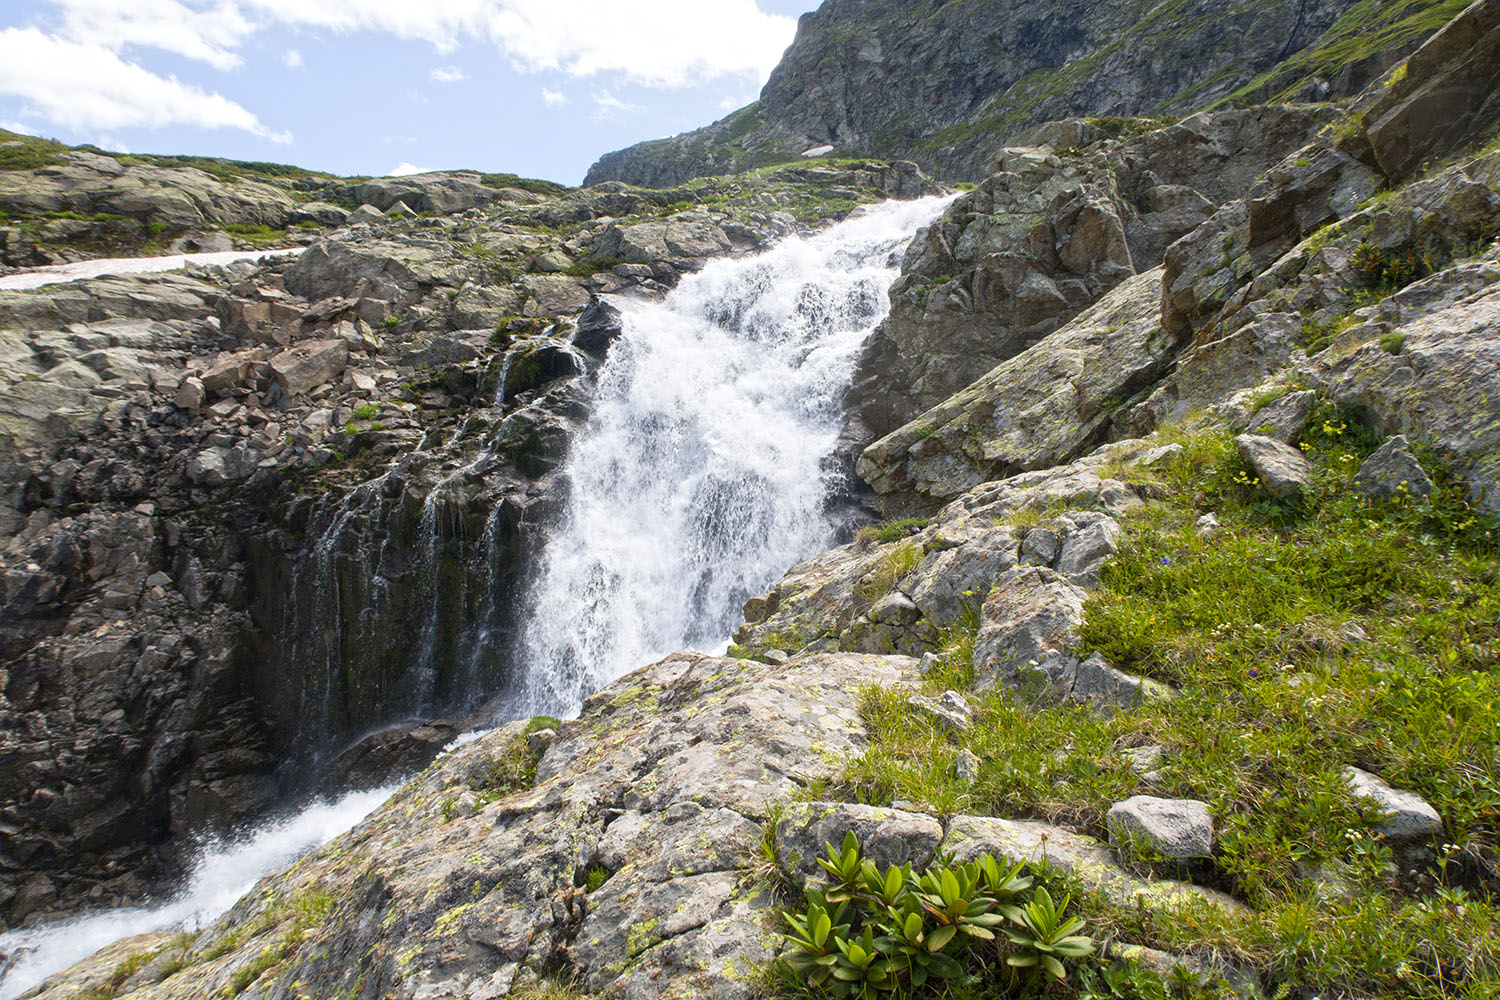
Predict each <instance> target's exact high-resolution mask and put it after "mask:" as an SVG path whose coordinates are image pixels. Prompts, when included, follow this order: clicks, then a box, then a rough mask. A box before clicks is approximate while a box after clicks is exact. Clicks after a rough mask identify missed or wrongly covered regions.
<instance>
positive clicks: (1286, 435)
mask: <svg viewBox="0 0 1500 1000" xmlns="http://www.w3.org/2000/svg"><path fill="white" fill-rule="evenodd" d="M1317 405H1318V394H1317V392H1316V391H1314V390H1312V389H1304V390H1303V391H1301V392H1293V393H1288V394H1287V395H1285V396H1282V397H1281V398H1280V399H1277V400H1273V401H1272V402H1270V403H1267V404H1266V405H1265V406H1264V407H1262V408H1261V409H1260V410H1257V411H1256V413H1255V415H1254V416H1252V417H1251V418H1250V425H1249V426H1250V428H1251V429H1253V430H1254V431H1255V433H1257V434H1260V435H1262V436H1263V437H1269V438H1275V439H1276V440H1277V441H1281V442H1284V443H1286V444H1293V445H1294V444H1296V443H1297V442H1298V441H1299V440H1300V439H1301V437H1302V432H1303V431H1304V430H1306V429H1307V421H1308V419H1309V418H1311V417H1312V411H1313V407H1315V406H1317Z"/></svg>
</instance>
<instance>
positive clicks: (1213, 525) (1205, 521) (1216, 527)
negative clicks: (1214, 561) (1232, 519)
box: [1198, 511, 1224, 541]
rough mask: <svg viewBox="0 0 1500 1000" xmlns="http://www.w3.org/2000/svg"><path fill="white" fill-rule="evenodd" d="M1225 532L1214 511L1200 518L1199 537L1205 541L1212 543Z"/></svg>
mask: <svg viewBox="0 0 1500 1000" xmlns="http://www.w3.org/2000/svg"><path fill="white" fill-rule="evenodd" d="M1223 530H1224V526H1223V525H1222V524H1220V523H1219V519H1218V517H1217V516H1215V515H1214V513H1213V511H1209V512H1208V513H1207V514H1204V515H1203V516H1202V517H1200V518H1198V535H1199V537H1201V538H1202V539H1203V540H1204V541H1212V540H1213V539H1214V538H1216V537H1218V535H1219V533H1220V532H1222V531H1223Z"/></svg>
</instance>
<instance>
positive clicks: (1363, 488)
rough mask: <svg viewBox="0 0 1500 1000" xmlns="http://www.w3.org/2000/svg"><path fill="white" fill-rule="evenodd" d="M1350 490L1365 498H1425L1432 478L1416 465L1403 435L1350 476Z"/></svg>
mask: <svg viewBox="0 0 1500 1000" xmlns="http://www.w3.org/2000/svg"><path fill="white" fill-rule="evenodd" d="M1354 487H1355V489H1357V490H1359V491H1360V492H1361V493H1363V494H1364V495H1365V496H1367V497H1371V498H1372V499H1379V500H1388V499H1390V498H1391V497H1398V496H1409V497H1425V496H1430V495H1431V494H1432V489H1433V486H1432V478H1431V477H1430V476H1428V475H1427V470H1425V469H1423V468H1422V463H1421V462H1419V461H1417V456H1416V455H1415V454H1413V452H1412V450H1411V445H1410V443H1409V442H1408V441H1407V440H1406V435H1405V434H1397V435H1396V436H1395V437H1393V438H1391V439H1390V440H1389V441H1387V442H1386V443H1385V444H1383V445H1381V446H1380V447H1379V448H1377V449H1376V450H1375V452H1374V453H1373V454H1371V455H1370V457H1369V458H1367V459H1365V461H1364V464H1363V465H1361V466H1360V467H1359V472H1357V473H1355V476H1354Z"/></svg>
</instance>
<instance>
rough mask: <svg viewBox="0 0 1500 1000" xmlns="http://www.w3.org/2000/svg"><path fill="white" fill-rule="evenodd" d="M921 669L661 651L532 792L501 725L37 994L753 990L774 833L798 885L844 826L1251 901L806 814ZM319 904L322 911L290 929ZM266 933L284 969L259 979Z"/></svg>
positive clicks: (1181, 892)
mask: <svg viewBox="0 0 1500 1000" xmlns="http://www.w3.org/2000/svg"><path fill="white" fill-rule="evenodd" d="M916 667H917V663H916V661H915V660H912V659H908V658H904V657H896V656H870V655H861V654H852V653H829V654H817V655H806V656H799V657H796V658H793V659H792V660H791V661H790V662H788V663H785V664H782V665H772V664H766V663H758V662H755V661H752V660H735V659H722V658H717V657H711V656H704V655H702V654H698V653H684V654H677V655H674V656H670V657H668V658H666V659H664V660H662V661H661V662H659V663H655V664H652V665H651V666H648V667H644V668H642V669H640V670H638V671H636V672H635V673H633V674H631V675H629V676H627V677H625V678H623V679H621V680H620V681H618V682H616V683H615V684H613V685H611V686H610V687H609V688H606V689H605V690H604V691H602V692H600V693H599V694H598V695H596V696H594V697H593V698H591V699H589V701H588V702H587V703H586V705H585V706H584V709H583V713H582V715H581V716H580V717H579V718H578V719H577V720H576V721H573V722H568V723H565V724H564V726H563V729H562V731H561V732H559V734H558V736H557V739H556V740H555V741H554V742H553V743H552V744H551V745H550V746H549V747H548V748H547V749H546V751H545V753H544V754H542V755H541V758H540V761H539V762H538V764H537V766H536V786H535V787H534V788H532V789H529V790H526V791H522V792H518V793H515V794H509V795H505V796H503V797H500V798H499V799H498V800H494V801H486V799H485V797H484V795H485V789H486V785H485V782H486V780H487V775H489V774H490V773H491V769H492V768H493V767H494V766H495V763H496V762H497V761H499V760H502V759H503V758H504V757H505V755H507V754H510V753H513V752H516V751H515V749H514V748H515V741H516V740H517V739H521V740H524V736H521V735H520V734H521V732H522V730H523V729H524V725H525V724H524V723H518V724H516V725H513V726H510V727H506V728H503V729H500V730H496V731H494V732H492V733H490V734H488V735H486V736H484V737H482V738H481V739H479V740H478V741H475V742H472V743H470V744H468V745H467V746H464V747H461V748H459V749H457V750H455V751H454V752H453V753H451V754H448V755H447V756H445V757H444V758H442V759H441V760H440V761H439V762H438V763H437V764H436V765H434V766H433V767H431V768H429V769H428V770H427V771H426V772H424V773H423V775H422V776H421V777H420V778H418V779H416V780H415V781H413V782H411V783H410V784H408V785H407V786H406V787H405V788H404V789H402V790H401V791H400V792H399V793H397V795H396V796H395V797H394V798H393V799H392V800H391V801H390V802H388V803H387V804H386V805H385V806H383V807H382V808H381V809H380V810H379V811H378V812H377V813H376V814H375V815H374V816H373V817H372V818H371V819H370V820H369V821H367V822H366V823H364V824H362V825H361V826H360V827H358V828H356V830H354V831H353V832H352V833H350V834H348V835H346V836H344V837H342V838H340V839H339V840H338V841H335V842H334V843H333V844H332V845H330V846H329V847H328V848H326V849H324V850H323V851H320V852H317V853H315V854H313V855H312V856H310V857H308V858H306V859H304V860H303V861H301V862H299V863H298V864H297V865H296V866H295V868H293V869H291V870H289V871H288V872H285V873H283V874H281V875H278V876H276V877H274V878H273V879H270V880H268V881H267V882H265V883H263V884H262V885H261V886H260V887H259V888H258V889H257V891H256V892H255V893H254V894H253V895H252V896H250V897H247V898H246V899H245V900H244V901H243V902H241V903H240V904H239V905H238V906H237V907H236V908H235V909H234V910H233V911H231V912H230V914H229V915H228V916H227V917H226V918H225V919H224V920H223V921H222V922H221V923H219V924H218V925H216V926H215V927H214V928H213V929H212V930H210V931H208V932H207V933H205V934H203V935H201V936H200V937H199V938H198V939H197V940H196V941H194V942H193V943H192V944H191V945H189V946H188V947H187V948H186V949H181V953H180V954H176V955H173V954H170V947H163V946H168V945H169V937H168V936H166V935H158V936H153V937H148V938H144V939H140V938H138V939H134V940H130V941H127V942H121V943H120V944H119V945H117V946H116V947H115V948H113V949H112V950H111V951H110V952H109V953H108V954H107V955H105V956H102V957H101V959H99V960H96V961H95V962H93V963H90V965H89V966H87V967H79V968H75V969H74V970H70V972H69V973H68V974H67V975H66V976H65V977H58V978H56V979H54V980H53V981H52V982H50V983H49V984H45V985H44V986H43V987H42V988H41V990H40V991H39V992H38V993H37V994H36V996H37V997H39V998H47V1000H51V998H53V997H61V996H63V995H66V993H67V991H69V990H75V989H80V988H89V986H90V984H91V983H93V982H94V981H95V980H96V979H102V977H103V976H104V975H107V973H108V971H109V970H110V969H112V968H113V967H114V966H115V965H117V964H118V963H119V962H121V961H122V960H124V959H125V958H126V957H127V956H128V955H129V954H132V953H134V954H143V955H150V956H152V958H151V960H149V961H147V962H145V963H139V964H138V967H137V969H136V971H135V972H134V973H132V977H131V979H130V980H129V982H127V983H126V984H125V986H124V988H125V989H126V990H128V991H130V993H131V995H132V996H136V997H138V998H141V1000H148V998H166V997H190V996H204V995H212V994H215V993H217V992H219V991H220V990H222V989H224V988H225V986H226V984H229V983H231V982H234V983H237V984H238V990H240V991H243V992H242V993H241V995H243V996H247V997H262V996H267V997H269V996H279V995H282V993H283V992H284V991H285V990H287V989H288V988H291V984H293V983H295V984H297V985H296V987H295V989H296V990H298V991H300V992H304V993H307V994H309V995H313V996H333V995H338V994H340V993H342V992H345V991H347V990H348V989H350V988H352V987H354V986H355V985H356V984H358V985H359V988H362V989H367V990H375V991H378V992H380V994H381V995H389V996H393V997H400V998H416V997H431V998H439V997H481V996H492V997H502V996H505V995H507V993H509V992H510V991H511V990H513V989H515V988H517V987H518V986H520V985H522V984H525V983H528V982H535V980H536V975H537V970H539V969H547V968H565V969H567V970H569V972H570V974H571V976H572V977H573V978H574V979H575V980H576V982H577V983H578V985H579V986H580V987H581V988H582V989H585V990H587V991H588V993H589V994H590V995H592V996H600V997H623V998H647V997H701V996H713V997H723V998H739V997H745V998H748V997H752V996H756V995H758V993H757V992H756V991H757V989H758V988H759V987H758V983H759V982H760V979H759V975H758V968H757V967H758V965H759V964H760V963H762V962H764V961H766V960H767V959H769V958H770V957H771V956H772V955H774V954H775V951H776V948H777V938H776V934H777V933H778V929H777V927H776V921H775V914H774V907H775V906H776V905H777V902H778V900H777V897H776V896H775V895H774V894H773V892H772V890H771V889H770V887H769V886H767V885H765V884H763V883H759V882H757V881H756V880H755V878H754V877H753V876H752V874H751V873H750V871H749V867H748V866H749V864H750V858H751V856H752V855H753V852H754V851H755V845H756V844H757V842H758V841H759V840H760V838H761V837H762V835H763V831H764V830H765V829H766V828H767V827H768V826H770V825H772V824H773V821H774V835H775V836H776V838H777V839H778V841H779V842H780V843H781V844H782V849H783V850H784V852H785V854H784V858H785V861H786V864H787V866H788V869H789V870H788V871H786V872H785V876H786V877H788V878H793V879H796V880H797V881H799V882H801V881H805V880H807V879H808V878H809V877H810V876H811V875H813V874H814V873H816V872H817V871H818V869H817V867H816V865H815V863H814V861H815V858H816V856H817V855H818V854H820V853H821V852H822V850H823V844H824V842H825V841H826V840H827V839H829V838H830V837H832V838H834V839H839V838H841V837H842V835H843V833H844V832H845V831H848V830H851V829H852V830H855V831H857V832H858V833H859V834H860V835H861V837H862V840H863V842H864V844H865V845H866V847H867V848H868V849H869V851H870V856H871V857H872V859H873V860H875V861H876V862H877V863H878V864H880V865H882V866H883V865H887V864H900V863H902V862H905V861H911V862H913V863H916V864H918V865H922V864H926V863H927V862H929V861H930V860H931V858H932V856H933V855H934V853H935V852H937V851H939V850H941V851H947V852H952V853H955V854H956V855H957V856H959V857H961V858H968V857H973V856H975V855H977V854H979V853H982V852H986V851H987V852H993V853H999V854H1002V855H1005V856H1011V857H1018V858H1032V859H1035V860H1038V861H1042V860H1046V861H1049V862H1051V863H1053V864H1055V865H1057V866H1059V867H1060V868H1062V869H1065V870H1071V871H1072V872H1073V873H1074V874H1075V875H1076V877H1078V878H1079V879H1080V880H1081V881H1082V883H1083V884H1084V885H1087V886H1089V887H1090V888H1091V889H1093V890H1096V891H1099V892H1103V893H1105V894H1107V895H1109V896H1110V897H1112V898H1115V899H1119V900H1121V901H1122V902H1129V903H1130V904H1131V905H1137V901H1138V905H1140V906H1142V907H1145V908H1147V909H1148V910H1154V909H1163V910H1170V908H1171V907H1173V906H1177V905H1182V904H1184V903H1186V902H1189V901H1190V902H1191V903H1192V904H1193V905H1198V906H1210V907H1221V908H1224V909H1226V910H1228V911H1231V912H1232V911H1234V910H1235V909H1236V906H1237V904H1235V903H1233V902H1232V901H1231V900H1228V899H1227V898H1226V897H1224V896H1222V895H1219V894H1217V893H1214V892H1211V891H1208V890H1204V889H1201V888H1199V887H1196V886H1191V885H1186V884H1182V883H1177V882H1172V881H1169V880H1165V881H1155V880H1151V881H1148V880H1143V879H1140V878H1138V877H1135V876H1133V875H1130V874H1128V873H1127V872H1125V871H1124V870H1122V869H1121V868H1120V867H1119V865H1118V864H1117V863H1116V862H1115V861H1114V860H1113V858H1112V857H1111V856H1110V854H1109V852H1108V850H1107V849H1106V848H1105V847H1104V846H1103V845H1102V844H1100V843H1099V842H1098V841H1096V840H1094V839H1093V838H1091V837H1089V836H1087V835H1084V834H1080V833H1078V832H1075V831H1071V830H1068V829H1066V828H1063V827H1059V826H1056V825H1053V824H1047V823H1042V822H1038V821H1018V822H1013V821H1007V820H1002V819H996V818H992V817H978V816H974V817H971V816H962V815H960V816H954V817H952V818H951V819H950V820H949V821H948V823H947V825H946V829H945V827H944V825H943V824H940V823H939V822H938V821H937V819H936V818H934V817H931V816H927V815H922V814H917V813H911V812H905V811H902V810H899V809H886V808H872V807H869V806H859V805H849V804H843V803H835V802H817V801H814V802H809V803H805V804H801V805H794V804H791V803H790V802H789V799H790V798H791V797H792V796H793V795H795V794H796V793H797V792H798V790H799V789H803V788H809V787H818V786H819V785H820V784H821V783H822V782H825V781H826V780H827V779H829V778H830V777H833V776H834V775H835V774H836V769H837V767H838V766H839V765H840V763H841V762H842V760H843V759H844V758H846V757H847V756H848V755H850V754H852V753H854V752H857V750H858V749H859V747H860V746H861V745H862V743H863V740H864V737H863V728H862V725H861V722H860V717H859V696H858V692H859V690H860V688H861V687H862V686H863V685H866V684H870V683H880V684H885V685H895V686H901V685H905V684H909V683H911V682H912V681H913V679H914V678H915V676H916ZM591 872H592V873H594V877H593V879H592V880H591V879H590V877H589V873H591ZM313 899H318V900H320V901H321V906H322V913H323V916H322V918H321V919H319V920H318V921H317V922H316V923H315V924H309V923H308V922H307V921H306V920H303V921H302V922H301V923H300V924H299V922H298V913H299V910H304V911H305V909H306V908H307V906H308V905H309V901H310V900H313ZM268 942H278V943H279V945H278V946H279V947H281V948H282V950H281V952H280V958H279V959H278V960H277V961H276V962H275V963H274V964H272V965H267V964H265V963H263V962H262V963H260V964H258V965H256V964H255V963H256V962H257V956H258V955H259V954H260V953H261V952H262V950H263V949H264V948H265V947H266V946H267V943H268ZM158 949H160V950H158ZM169 960H170V961H172V962H173V963H174V967H173V968H172V969H171V970H167V969H166V964H165V963H166V962H167V961H169ZM164 973H165V974H164Z"/></svg>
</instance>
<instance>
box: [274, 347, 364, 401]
mask: <svg viewBox="0 0 1500 1000" xmlns="http://www.w3.org/2000/svg"><path fill="white" fill-rule="evenodd" d="M270 363H271V374H272V375H273V376H274V377H275V379H276V382H277V384H278V385H280V386H281V388H282V390H283V391H284V392H286V394H287V395H288V396H304V395H306V394H307V393H309V392H311V391H312V390H313V389H316V388H317V387H318V386H320V385H324V384H326V383H328V382H332V381H333V380H334V379H336V378H338V377H339V376H340V375H342V374H343V373H344V368H345V366H346V365H348V363H349V345H348V344H346V343H344V342H343V341H342V340H310V341H306V342H304V343H301V344H298V345H296V346H295V347H291V348H288V349H287V350H285V351H282V352H281V353H280V354H277V355H276V356H275V357H273V358H271V362H270Z"/></svg>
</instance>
